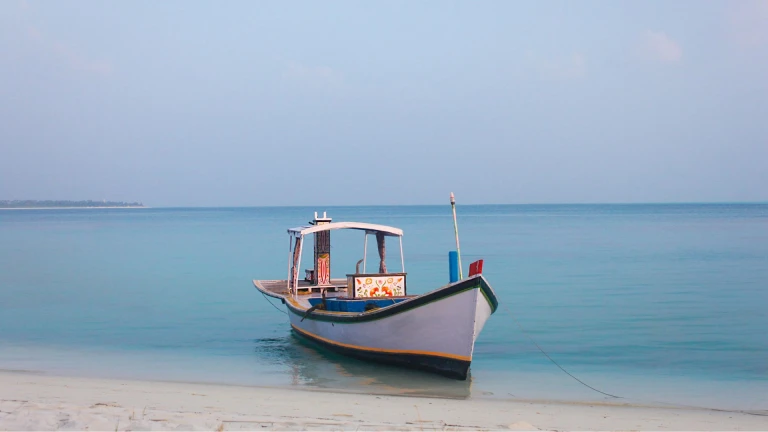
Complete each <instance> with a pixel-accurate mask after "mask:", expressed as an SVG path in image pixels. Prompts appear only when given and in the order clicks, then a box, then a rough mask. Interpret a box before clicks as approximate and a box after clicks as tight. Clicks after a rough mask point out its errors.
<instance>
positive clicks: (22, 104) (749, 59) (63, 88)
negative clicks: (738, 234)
mask: <svg viewBox="0 0 768 432" xmlns="http://www.w3.org/2000/svg"><path fill="white" fill-rule="evenodd" d="M450 191H454V192H455V193H456V194H457V197H458V200H459V202H460V203H550V202H569V203H570V202H667V201H755V200H760V201H763V200H768V0H761V1H751V0H739V1H700V0H696V1H633V2H627V1H613V0H611V1H593V2H587V1H563V2H556V1H528V2H523V1H497V2H495V1H463V2H450V1H445V0H440V1H392V0H386V1H349V2H346V1H333V2H331V1H329V2H317V1H311V2H310V1H307V2H285V1H275V2H266V1H250V0H249V1H226V2H214V1H206V2H201V1H189V0H182V1H162V2H157V1H122V2H117V1H114V2H112V1H109V2H107V1H67V2H62V1H48V2H42V1H41V2H37V1H31V0H30V1H20V0H5V1H2V2H0V199H23V198H29V199H108V200H131V201H133V200H137V201H143V202H144V203H145V204H147V205H151V206H186V205H189V206H218V205H233V206H236V205H339V204H349V205H355V204H421V203H424V204H430V203H443V202H445V201H446V200H447V195H448V193H449V192H450Z"/></svg>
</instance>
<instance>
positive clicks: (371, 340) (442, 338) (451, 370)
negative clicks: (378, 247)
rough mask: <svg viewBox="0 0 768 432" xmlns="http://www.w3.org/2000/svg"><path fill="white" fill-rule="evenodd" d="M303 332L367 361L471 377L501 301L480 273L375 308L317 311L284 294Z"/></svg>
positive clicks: (298, 329) (296, 325)
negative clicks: (482, 339) (482, 340)
mask: <svg viewBox="0 0 768 432" xmlns="http://www.w3.org/2000/svg"><path fill="white" fill-rule="evenodd" d="M283 301H284V303H285V304H286V306H287V309H288V312H289V317H290V321H291V327H292V329H293V331H294V333H295V334H297V335H298V336H300V337H302V338H305V339H308V340H310V341H312V342H315V343H317V344H319V345H321V346H323V347H325V348H327V349H330V350H332V351H335V352H338V353H341V354H344V355H347V356H351V357H355V358H359V359H364V360H370V361H376V362H382V363H389V364H394V365H399V366H405V367H410V368H415V369H421V370H427V371H431V372H435V373H438V374H441V375H444V376H448V377H451V378H456V379H462V380H463V379H466V378H467V374H468V372H469V367H470V364H471V362H472V355H473V352H474V344H475V340H476V339H477V337H478V335H479V334H480V331H481V330H482V328H483V325H484V324H485V321H486V320H487V319H488V317H490V315H491V314H492V313H493V312H494V311H495V309H496V307H497V305H498V302H497V300H496V297H495V294H494V293H493V290H492V289H491V288H490V286H489V285H488V283H487V281H486V280H485V279H484V278H483V277H482V276H480V275H478V276H475V277H472V278H469V279H465V280H463V281H460V282H456V283H454V284H451V285H447V286H445V287H443V288H440V289H438V290H435V291H432V292H430V293H427V294H424V295H421V296H417V297H413V298H411V299H409V300H406V301H403V302H401V303H397V304H395V305H392V306H388V307H385V308H381V309H378V310H375V311H369V312H364V313H338V312H336V313H333V312H327V311H317V310H316V311H312V312H310V313H307V309H306V308H305V307H302V306H301V305H300V304H299V303H298V302H297V301H296V300H294V299H292V298H291V297H284V298H283Z"/></svg>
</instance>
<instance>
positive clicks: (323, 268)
mask: <svg viewBox="0 0 768 432" xmlns="http://www.w3.org/2000/svg"><path fill="white" fill-rule="evenodd" d="M317 284H318V285H330V284H331V255H330V254H327V253H323V254H319V255H318V256H317Z"/></svg>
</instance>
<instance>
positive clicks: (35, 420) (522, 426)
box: [0, 370, 768, 430]
mask: <svg viewBox="0 0 768 432" xmlns="http://www.w3.org/2000/svg"><path fill="white" fill-rule="evenodd" d="M0 412H2V416H0V429H3V430H52V429H56V428H64V429H80V430H82V429H92V430H168V429H175V428H179V429H183V430H217V429H219V430H221V429H222V428H223V429H224V430H227V429H261V428H269V429H271V430H298V429H312V430H357V429H361V428H362V429H366V430H414V429H419V430H423V429H427V430H437V429H439V430H536V429H548V430H553V429H556V430H564V429H565V430H573V429H579V430H585V429H591V430H615V429H623V430H627V429H633V430H638V429H642V430H661V429H673V430H765V429H768V413H766V414H765V415H750V414H746V413H734V412H725V411H719V410H712V409H701V408H686V407H669V406H649V405H639V404H631V403H613V402H592V403H587V402H584V403H581V402H580V403H568V402H555V401H522V400H500V399H441V398H428V397H420V396H385V395H375V394H368V393H340V392H333V391H326V390H315V389H306V388H303V389H296V388H283V387H253V386H238V385H222V384H198V383H187V382H163V381H140V380H122V379H101V378H75V377H64V376H53V375H47V374H40V373H35V372H29V371H7V370H6V371H0Z"/></svg>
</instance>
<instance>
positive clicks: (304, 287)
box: [253, 279, 347, 296]
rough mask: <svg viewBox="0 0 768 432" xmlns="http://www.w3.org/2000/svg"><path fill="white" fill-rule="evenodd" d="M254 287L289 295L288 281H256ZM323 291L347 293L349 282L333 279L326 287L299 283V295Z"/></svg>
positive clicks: (302, 281)
mask: <svg viewBox="0 0 768 432" xmlns="http://www.w3.org/2000/svg"><path fill="white" fill-rule="evenodd" d="M253 283H254V285H256V286H257V287H259V288H261V289H263V290H264V291H269V292H271V293H274V294H277V295H280V296H285V295H288V281H287V280H285V279H282V280H254V281H253ZM323 289H325V290H326V291H327V292H338V291H345V292H346V290H347V280H346V279H331V284H330V285H324V286H317V285H312V284H311V283H309V282H307V281H305V280H300V281H299V289H298V293H299V294H300V295H301V294H311V293H319V292H321V291H322V290H323Z"/></svg>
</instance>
